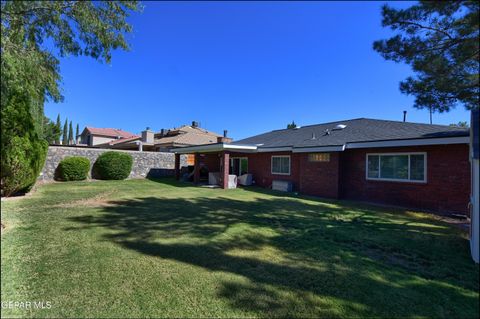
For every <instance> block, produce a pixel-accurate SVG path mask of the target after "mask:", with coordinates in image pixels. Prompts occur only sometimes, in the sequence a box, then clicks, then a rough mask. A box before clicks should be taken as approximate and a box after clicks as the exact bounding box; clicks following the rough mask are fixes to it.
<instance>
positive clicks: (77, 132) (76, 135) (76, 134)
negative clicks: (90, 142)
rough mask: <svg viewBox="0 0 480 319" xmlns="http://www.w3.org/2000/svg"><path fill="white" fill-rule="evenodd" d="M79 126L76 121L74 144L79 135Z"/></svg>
mask: <svg viewBox="0 0 480 319" xmlns="http://www.w3.org/2000/svg"><path fill="white" fill-rule="evenodd" d="M79 129H80V127H79V126H78V123H77V129H76V130H75V131H76V132H75V144H77V139H78V135H80V130H79Z"/></svg>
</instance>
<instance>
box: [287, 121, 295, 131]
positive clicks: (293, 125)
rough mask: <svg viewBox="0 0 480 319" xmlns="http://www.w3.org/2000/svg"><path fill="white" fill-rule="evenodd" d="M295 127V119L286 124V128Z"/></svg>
mask: <svg viewBox="0 0 480 319" xmlns="http://www.w3.org/2000/svg"><path fill="white" fill-rule="evenodd" d="M296 127H297V124H295V121H292V123H290V124H287V129H291V128H296Z"/></svg>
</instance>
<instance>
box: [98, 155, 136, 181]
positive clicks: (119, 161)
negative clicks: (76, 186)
mask: <svg viewBox="0 0 480 319" xmlns="http://www.w3.org/2000/svg"><path fill="white" fill-rule="evenodd" d="M132 164H133V159H132V156H131V155H129V154H126V153H120V152H112V151H110V152H105V153H103V154H101V155H100V156H99V157H98V158H97V161H96V162H95V164H94V165H93V176H94V177H95V178H98V179H125V178H127V177H128V176H129V175H130V171H131V170H132Z"/></svg>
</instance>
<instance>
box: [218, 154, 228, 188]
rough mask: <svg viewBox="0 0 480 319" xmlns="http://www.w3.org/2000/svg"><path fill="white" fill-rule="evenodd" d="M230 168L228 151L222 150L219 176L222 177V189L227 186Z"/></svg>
mask: <svg viewBox="0 0 480 319" xmlns="http://www.w3.org/2000/svg"><path fill="white" fill-rule="evenodd" d="M229 170H230V153H228V152H223V153H222V157H221V162H220V177H221V179H222V184H221V185H220V186H222V188H223V189H227V188H228V173H229Z"/></svg>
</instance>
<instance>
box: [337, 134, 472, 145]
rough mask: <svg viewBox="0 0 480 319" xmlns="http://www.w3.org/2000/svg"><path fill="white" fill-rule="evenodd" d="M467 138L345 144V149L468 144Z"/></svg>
mask: <svg viewBox="0 0 480 319" xmlns="http://www.w3.org/2000/svg"><path fill="white" fill-rule="evenodd" d="M468 143H469V137H468V136H462V137H440V138H425V139H413V140H390V141H378V142H358V143H347V145H346V148H370V147H398V146H420V145H446V144H468Z"/></svg>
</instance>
